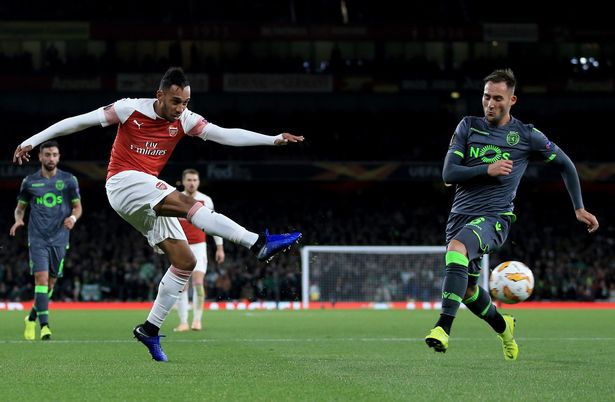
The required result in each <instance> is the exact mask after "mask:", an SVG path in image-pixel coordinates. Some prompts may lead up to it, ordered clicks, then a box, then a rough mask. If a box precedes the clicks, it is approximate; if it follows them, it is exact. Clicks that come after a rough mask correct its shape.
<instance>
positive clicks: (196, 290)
mask: <svg viewBox="0 0 615 402" xmlns="http://www.w3.org/2000/svg"><path fill="white" fill-rule="evenodd" d="M204 301H205V288H204V287H203V285H195V286H193V287H192V307H193V308H192V321H193V322H194V321H201V319H202V318H203V302H204Z"/></svg>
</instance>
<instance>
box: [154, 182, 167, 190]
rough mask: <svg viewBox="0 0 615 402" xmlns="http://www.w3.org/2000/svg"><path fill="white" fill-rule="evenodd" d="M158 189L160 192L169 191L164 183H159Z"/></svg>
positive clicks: (157, 184)
mask: <svg viewBox="0 0 615 402" xmlns="http://www.w3.org/2000/svg"><path fill="white" fill-rule="evenodd" d="M156 188H157V189H158V190H166V189H167V185H166V184H164V183H163V182H161V181H159V182H158V183H156Z"/></svg>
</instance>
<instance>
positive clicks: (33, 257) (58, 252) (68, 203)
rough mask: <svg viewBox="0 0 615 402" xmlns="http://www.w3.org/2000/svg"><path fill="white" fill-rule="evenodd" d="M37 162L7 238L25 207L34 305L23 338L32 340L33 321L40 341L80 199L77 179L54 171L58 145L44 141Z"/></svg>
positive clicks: (23, 185)
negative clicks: (38, 326) (27, 213)
mask: <svg viewBox="0 0 615 402" xmlns="http://www.w3.org/2000/svg"><path fill="white" fill-rule="evenodd" d="M38 159H39V161H40V162H41V169H40V170H39V171H37V172H36V173H32V174H31V175H29V176H26V178H25V179H24V180H23V181H22V183H21V190H20V192H19V196H18V197H17V207H16V208H15V223H14V224H13V226H12V227H11V230H10V235H11V236H15V233H16V232H17V229H19V228H20V227H22V226H24V215H25V212H26V208H27V207H28V204H29V205H30V217H29V220H28V248H29V253H30V264H29V265H30V273H31V274H33V275H34V305H33V306H32V310H30V314H29V315H28V316H27V317H26V319H25V323H26V328H25V330H24V338H26V339H27V340H29V341H33V340H34V339H35V338H36V319H37V318H38V321H39V323H40V326H41V339H42V340H44V341H47V340H50V339H51V329H50V328H49V299H50V298H51V295H52V293H53V286H54V285H55V283H56V280H57V279H58V278H61V277H62V271H63V269H64V256H65V255H66V250H67V249H68V241H69V237H70V236H69V231H70V230H71V229H72V228H73V227H74V226H75V223H76V222H77V219H79V218H80V217H81V213H82V209H81V196H80V194H79V183H78V182H77V178H76V177H75V176H73V175H72V174H70V173H68V172H64V171H62V170H60V169H58V163H59V162H60V150H59V148H58V143H57V142H55V141H47V142H45V143H43V144H42V145H41V146H40V149H39V154H38Z"/></svg>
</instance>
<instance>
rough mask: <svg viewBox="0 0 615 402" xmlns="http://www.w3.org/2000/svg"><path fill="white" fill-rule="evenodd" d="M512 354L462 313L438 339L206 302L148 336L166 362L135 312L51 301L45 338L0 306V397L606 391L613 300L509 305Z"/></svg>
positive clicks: (528, 396)
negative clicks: (594, 305)
mask: <svg viewBox="0 0 615 402" xmlns="http://www.w3.org/2000/svg"><path fill="white" fill-rule="evenodd" d="M511 312H512V313H513V314H514V315H515V316H516V317H517V330H516V338H517V341H518V343H519V346H520V354H519V360H518V361H516V362H508V361H505V360H504V358H503V355H502V348H501V344H500V342H499V340H498V339H497V338H496V336H495V335H494V334H493V332H492V331H491V329H490V328H489V327H488V326H487V325H486V324H485V323H484V322H483V321H481V320H479V319H477V318H475V317H474V316H472V315H471V313H469V312H467V311H461V312H460V313H459V316H458V318H457V320H456V322H455V326H454V327H453V334H452V335H453V336H452V338H451V340H450V345H449V350H448V352H447V353H445V354H436V353H434V352H433V351H431V350H430V349H428V348H427V347H426V345H425V343H424V342H423V337H424V336H425V335H426V334H427V331H428V329H429V328H431V326H432V325H433V323H434V322H435V320H436V318H437V316H438V312H436V311H330V310H319V311H214V312H211V311H206V312H205V316H204V330H203V331H201V332H189V333H178V334H176V333H173V332H172V328H173V327H174V326H175V325H176V324H177V314H176V313H175V312H172V313H171V315H170V316H169V319H168V320H167V322H166V323H165V326H164V327H163V331H162V333H166V334H167V335H168V336H167V337H166V338H164V340H163V346H164V348H165V351H166V352H167V354H168V355H169V359H170V362H169V363H157V362H154V361H152V360H150V357H149V354H148V353H147V351H146V349H145V347H144V346H142V345H140V344H138V343H137V342H136V341H135V340H134V339H132V333H131V330H132V327H133V326H134V324H136V323H138V322H140V321H142V320H143V319H144V318H145V317H146V316H147V311H53V310H52V311H51V315H50V320H51V323H52V330H53V340H52V341H50V342H42V341H39V340H37V341H33V342H27V341H24V340H23V338H22V333H23V317H24V316H25V313H24V312H7V311H0V372H1V373H2V374H1V381H0V400H6V401H32V400H49V401H56V400H57V401H84V400H93V401H115V400H126V401H192V400H214V401H286V400H289V401H295V400H297V401H353V402H354V401H460V400H468V401H546V400H549V401H578V400H582V401H609V400H611V401H612V400H615V310H514V311H511Z"/></svg>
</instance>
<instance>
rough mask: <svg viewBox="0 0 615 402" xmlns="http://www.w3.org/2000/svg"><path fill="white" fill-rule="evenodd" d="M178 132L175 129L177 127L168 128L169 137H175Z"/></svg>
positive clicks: (177, 129)
mask: <svg viewBox="0 0 615 402" xmlns="http://www.w3.org/2000/svg"><path fill="white" fill-rule="evenodd" d="M178 132H179V128H177V126H169V135H170V136H171V137H175V136H176V135H177V133H178Z"/></svg>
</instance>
